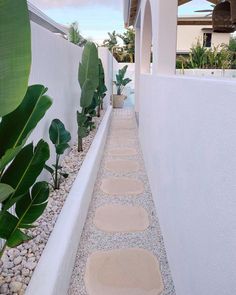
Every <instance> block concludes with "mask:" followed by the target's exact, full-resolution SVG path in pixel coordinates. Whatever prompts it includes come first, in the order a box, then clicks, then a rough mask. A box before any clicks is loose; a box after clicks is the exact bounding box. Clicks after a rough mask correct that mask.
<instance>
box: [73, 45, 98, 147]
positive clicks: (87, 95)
mask: <svg viewBox="0 0 236 295" xmlns="http://www.w3.org/2000/svg"><path fill="white" fill-rule="evenodd" d="M78 79H79V84H80V87H81V98H80V107H81V111H80V112H79V111H77V123H78V151H79V152H80V151H82V150H83V138H84V137H86V136H88V134H89V131H90V130H91V129H92V128H93V126H94V124H93V122H92V117H93V112H94V105H95V99H96V98H95V91H96V89H97V88H98V86H99V59H98V50H97V47H96V45H95V44H94V43H92V42H87V43H86V45H85V47H84V51H83V55H82V61H81V63H80V65H79V75H78Z"/></svg>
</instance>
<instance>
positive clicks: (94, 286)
mask: <svg viewBox="0 0 236 295" xmlns="http://www.w3.org/2000/svg"><path fill="white" fill-rule="evenodd" d="M85 286H86V289H87V292H88V294H89V295H160V294H161V293H162V292H163V290H164V286H163V281H162V277H161V272H160V267H159V263H158V260H157V258H156V257H155V256H154V255H153V254H152V253H150V252H148V251H146V250H144V249H138V248H133V249H121V250H112V251H107V252H95V253H93V254H92V255H91V256H90V257H89V258H88V260H87V265H86V272H85Z"/></svg>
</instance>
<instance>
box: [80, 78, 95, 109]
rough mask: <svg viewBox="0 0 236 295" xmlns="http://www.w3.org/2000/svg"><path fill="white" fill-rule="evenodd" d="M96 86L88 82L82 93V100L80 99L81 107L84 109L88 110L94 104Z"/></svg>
mask: <svg viewBox="0 0 236 295" xmlns="http://www.w3.org/2000/svg"><path fill="white" fill-rule="evenodd" d="M94 91H95V89H94V86H93V83H92V81H91V80H86V81H85V83H84V85H83V87H82V92H81V98H80V106H81V107H82V108H87V107H89V106H90V105H91V103H92V102H93V96H94Z"/></svg>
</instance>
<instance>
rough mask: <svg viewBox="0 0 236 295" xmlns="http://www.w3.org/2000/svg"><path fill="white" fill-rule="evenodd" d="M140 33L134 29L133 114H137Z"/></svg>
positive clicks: (138, 29)
mask: <svg viewBox="0 0 236 295" xmlns="http://www.w3.org/2000/svg"><path fill="white" fill-rule="evenodd" d="M140 54H141V32H140V28H138V27H136V28H135V112H139V92H140V59H141V57H140Z"/></svg>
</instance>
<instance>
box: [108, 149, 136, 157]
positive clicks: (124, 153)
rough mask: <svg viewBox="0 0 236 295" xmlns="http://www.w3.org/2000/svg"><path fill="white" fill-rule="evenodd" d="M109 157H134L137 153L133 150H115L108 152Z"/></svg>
mask: <svg viewBox="0 0 236 295" xmlns="http://www.w3.org/2000/svg"><path fill="white" fill-rule="evenodd" d="M108 153H109V154H110V155H111V156H136V155H137V154H138V151H137V150H136V149H134V148H116V149H110V150H109V152H108Z"/></svg>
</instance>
